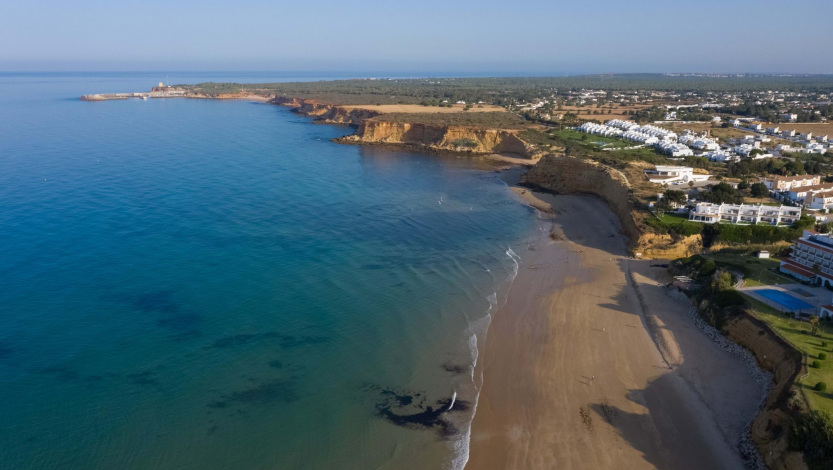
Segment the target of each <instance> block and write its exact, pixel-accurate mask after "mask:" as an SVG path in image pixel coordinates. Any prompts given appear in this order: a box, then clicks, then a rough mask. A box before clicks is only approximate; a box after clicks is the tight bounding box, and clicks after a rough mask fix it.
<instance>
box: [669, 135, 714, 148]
mask: <svg viewBox="0 0 833 470" xmlns="http://www.w3.org/2000/svg"><path fill="white" fill-rule="evenodd" d="M677 142H679V143H681V144H685V145H688V146H689V147H691V148H694V149H697V150H717V149H719V148H720V144H718V143H717V141H716V140H714V139H710V138H708V137H700V136H697V135H694V134H691V133H687V134H683V135H681V136H679V137H678V138H677Z"/></svg>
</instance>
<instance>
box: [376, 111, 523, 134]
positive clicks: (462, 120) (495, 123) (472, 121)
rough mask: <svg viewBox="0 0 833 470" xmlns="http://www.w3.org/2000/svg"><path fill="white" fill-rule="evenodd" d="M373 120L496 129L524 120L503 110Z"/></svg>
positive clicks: (393, 115)
mask: <svg viewBox="0 0 833 470" xmlns="http://www.w3.org/2000/svg"><path fill="white" fill-rule="evenodd" d="M435 109H436V108H435ZM371 119H372V120H374V121H387V122H410V123H420V124H437V125H449V126H477V127H489V128H496V129H522V128H524V127H526V125H527V124H526V121H524V119H523V118H522V117H520V116H518V115H516V114H512V113H505V112H481V113H472V112H471V111H470V110H469V111H465V112H462V111H458V112H445V113H442V112H433V113H432V112H423V113H390V114H382V115H379V116H375V117H373V118H371Z"/></svg>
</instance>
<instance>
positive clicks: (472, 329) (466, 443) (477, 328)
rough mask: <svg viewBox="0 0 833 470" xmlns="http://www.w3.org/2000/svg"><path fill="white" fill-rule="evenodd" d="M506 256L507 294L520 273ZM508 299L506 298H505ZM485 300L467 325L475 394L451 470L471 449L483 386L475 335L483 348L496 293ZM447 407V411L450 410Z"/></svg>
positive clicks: (508, 250) (461, 466) (463, 462)
mask: <svg viewBox="0 0 833 470" xmlns="http://www.w3.org/2000/svg"><path fill="white" fill-rule="evenodd" d="M506 256H507V257H509V259H510V260H511V261H512V268H511V274H510V276H509V278H508V279H507V280H506V281H505V282H504V283H505V291H506V292H508V291H509V289H510V288H511V287H512V283H514V281H515V278H516V277H517V276H518V273H519V272H520V266H521V265H520V262H521V257H520V255H518V254H517V253H515V251H513V250H512V247H507V248H506ZM498 290H503V289H498ZM507 297H508V296H507ZM486 300H487V301H488V302H489V309H488V310H487V311H486V315H484V316H483V318H480V319H478V320H475V322H474V324H472V323H470V324H469V333H471V334H470V336H469V341H468V342H469V350H470V351H471V355H472V367H471V382H472V385H474V389H475V394H474V403H473V404H472V413H471V418H470V420H469V423H468V426H467V427H466V431H465V433H464V434H463V436H461V437H460V439H458V440H457V441H456V443H455V445H454V451H455V452H454V453H455V456H454V458H453V459H452V461H451V466H450V468H451V469H453V470H463V469H464V468H465V466H466V464H467V463H468V461H469V453H470V449H471V427H472V423H473V422H474V417H475V415H476V414H477V405H478V403H479V402H480V390H481V387H482V386H483V371H482V370H481V371H480V375H479V377H476V376H475V371H476V370H477V363H478V359H479V357H480V350H479V348H478V347H477V342H478V335H477V333H478V332H480V333H481V335H482V339H481V341H483V344H484V346H485V344H486V334H487V333H488V331H489V325H491V323H492V313H493V312H494V311H495V310H496V309H497V308H498V291H494V292H492V293H491V294H489V295H488V296H486ZM456 396H457V394H456V392H455V393H454V398H452V404H451V406H453V405H454V399H455V398H456ZM451 406H449V409H451Z"/></svg>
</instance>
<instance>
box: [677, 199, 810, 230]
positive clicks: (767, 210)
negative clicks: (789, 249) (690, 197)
mask: <svg viewBox="0 0 833 470" xmlns="http://www.w3.org/2000/svg"><path fill="white" fill-rule="evenodd" d="M799 218H801V208H800V207H793V206H765V205H762V204H758V205H753V204H714V203H711V202H700V203H698V204H697V205H696V206H694V209H693V210H692V211H691V212H689V214H688V220H691V221H692V222H703V223H707V224H714V223H717V222H723V223H732V224H758V223H765V224H770V225H790V224H793V223H795V222H796V221H797V220H798V219H799Z"/></svg>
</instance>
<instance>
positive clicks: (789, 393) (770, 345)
mask: <svg viewBox="0 0 833 470" xmlns="http://www.w3.org/2000/svg"><path fill="white" fill-rule="evenodd" d="M723 332H724V334H725V335H726V336H727V337H728V338H729V339H730V340H732V341H734V342H735V343H737V344H739V345H741V346H743V347H744V348H746V349H748V350H749V351H751V352H752V354H754V355H755V359H757V361H758V364H759V365H760V366H761V367H762V368H763V369H766V370H768V371H769V372H771V373H772V375H773V380H774V384H773V387H772V390H770V392H769V395H768V396H767V397H766V401H765V402H764V406H763V409H762V410H761V412H760V413H759V414H758V416H757V417H755V421H754V422H753V423H752V428H751V429H750V434H751V436H752V440H753V441H754V442H755V445H756V446H757V447H758V452H759V453H760V455H761V458H762V459H763V460H764V463H765V464H766V465H767V467H769V468H770V469H772V470H801V469H806V468H807V465H806V464H805V463H804V460H803V459H802V456H801V454H800V453H798V452H790V451H788V450H787V430H788V428H789V425H790V422H791V421H792V419H793V415H794V414H795V413H796V411H797V409H798V408H797V407H801V406H803V400H802V399H801V397H800V395H799V393H800V392H798V391H797V390H796V388H795V387H794V385H795V383H796V380H797V379H798V378H799V377H800V376H801V375H803V374H804V373H805V370H804V365H803V358H802V355H801V353H800V352H799V351H798V350H796V349H795V348H794V347H792V346H791V345H790V344H789V343H788V342H787V341H786V340H784V339H783V338H781V337H780V336H778V335H777V334H775V333H774V332H773V331H772V329H771V328H770V327H769V326H768V325H767V324H765V323H764V322H762V321H761V320H759V319H757V318H755V317H754V316H752V315H750V314H748V313H743V314H741V315H738V316H737V317H734V318H732V319H731V320H729V321H728V322H727V325H726V326H725V327H724V329H723Z"/></svg>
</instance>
